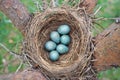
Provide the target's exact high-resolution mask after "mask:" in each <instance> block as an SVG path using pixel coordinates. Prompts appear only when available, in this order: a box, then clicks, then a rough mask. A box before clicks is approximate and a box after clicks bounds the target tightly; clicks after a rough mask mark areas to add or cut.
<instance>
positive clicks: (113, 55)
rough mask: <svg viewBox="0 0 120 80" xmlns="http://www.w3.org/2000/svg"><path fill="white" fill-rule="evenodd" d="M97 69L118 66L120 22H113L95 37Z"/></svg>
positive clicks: (119, 64) (119, 57)
mask: <svg viewBox="0 0 120 80" xmlns="http://www.w3.org/2000/svg"><path fill="white" fill-rule="evenodd" d="M94 57H95V58H96V61H95V62H94V67H95V68H96V69H97V71H101V70H105V69H109V68H111V67H118V66H120V23H118V24H116V23H113V24H112V25H111V26H110V27H109V28H108V29H106V30H105V31H103V32H102V33H101V34H99V35H98V36H97V37H96V39H95V54H94Z"/></svg>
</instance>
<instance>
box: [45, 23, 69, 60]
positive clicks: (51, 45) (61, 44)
mask: <svg viewBox="0 0 120 80" xmlns="http://www.w3.org/2000/svg"><path fill="white" fill-rule="evenodd" d="M69 33H70V27H69V26H68V25H60V26H59V27H58V29H57V30H56V31H52V32H51V33H50V40H49V41H47V42H46V43H45V45H44V46H45V49H46V50H47V51H48V52H49V59H50V60H51V61H57V60H58V59H59V57H60V55H62V54H65V53H67V52H68V51H69V47H68V45H69V44H70V41H71V38H70V36H69Z"/></svg>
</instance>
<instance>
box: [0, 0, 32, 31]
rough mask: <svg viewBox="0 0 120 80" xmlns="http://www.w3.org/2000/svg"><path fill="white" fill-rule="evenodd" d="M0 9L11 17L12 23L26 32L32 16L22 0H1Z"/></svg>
mask: <svg viewBox="0 0 120 80" xmlns="http://www.w3.org/2000/svg"><path fill="white" fill-rule="evenodd" d="M0 11H2V12H3V13H4V14H5V15H6V16H7V17H9V19H10V20H11V21H12V23H13V24H14V25H15V26H16V27H17V28H18V29H19V30H20V31H21V32H22V33H24V29H25V26H26V24H27V22H28V21H29V18H30V16H29V13H28V11H27V9H26V8H25V7H24V5H23V4H22V3H21V2H20V0H0Z"/></svg>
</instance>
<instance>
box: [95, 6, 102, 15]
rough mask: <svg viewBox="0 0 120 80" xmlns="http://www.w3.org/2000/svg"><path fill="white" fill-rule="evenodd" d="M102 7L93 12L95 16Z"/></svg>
mask: <svg viewBox="0 0 120 80" xmlns="http://www.w3.org/2000/svg"><path fill="white" fill-rule="evenodd" d="M101 8H102V7H101V6H100V7H99V8H98V9H97V10H96V11H95V13H94V14H93V15H94V16H95V15H96V14H97V13H98V12H99V11H100V9H101Z"/></svg>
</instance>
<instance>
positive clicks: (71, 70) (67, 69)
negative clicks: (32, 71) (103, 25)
mask: <svg viewBox="0 0 120 80" xmlns="http://www.w3.org/2000/svg"><path fill="white" fill-rule="evenodd" d="M86 23H87V22H86V21H85V18H84V17H83V16H80V15H79V13H78V12H77V11H76V10H72V9H71V10H68V9H66V8H54V9H47V10H46V11H44V12H42V13H36V14H35V16H34V18H33V19H32V21H31V22H30V24H29V25H28V27H29V28H28V29H27V32H26V36H27V37H26V38H25V43H26V46H24V52H25V53H26V55H27V58H28V60H29V62H30V64H32V65H33V66H34V65H36V64H37V65H39V69H40V71H41V72H42V73H43V74H44V75H46V76H48V77H49V78H51V79H52V78H58V79H60V78H66V79H67V78H70V77H72V78H75V77H81V76H82V72H84V70H85V68H86V67H87V66H88V64H87V63H88V62H89V60H88V57H89V54H88V53H90V50H89V49H90V48H89V45H90V29H89V27H88V25H87V24H86ZM62 24H67V25H69V26H70V29H71V31H70V37H71V43H70V45H69V48H70V49H69V52H68V53H67V54H64V55H62V56H60V58H59V60H58V61H55V62H52V61H51V60H50V59H49V58H48V54H49V52H47V51H46V50H45V49H44V44H45V42H47V41H48V40H49V35H50V32H51V31H54V30H57V28H58V26H60V25H62Z"/></svg>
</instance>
